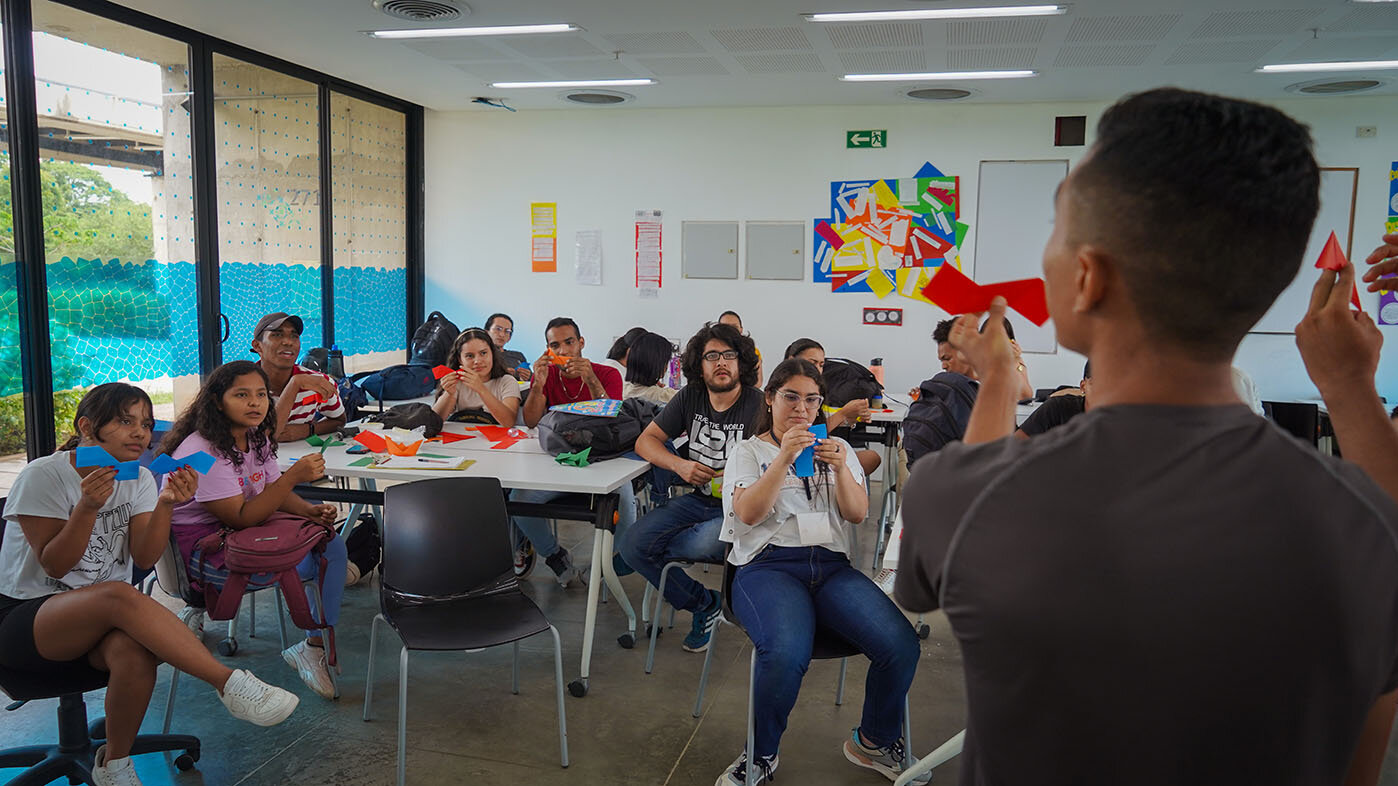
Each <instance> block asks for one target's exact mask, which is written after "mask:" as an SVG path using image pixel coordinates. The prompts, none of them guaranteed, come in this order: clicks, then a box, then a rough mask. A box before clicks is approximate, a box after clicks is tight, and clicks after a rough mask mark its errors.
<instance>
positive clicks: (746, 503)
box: [717, 358, 926, 786]
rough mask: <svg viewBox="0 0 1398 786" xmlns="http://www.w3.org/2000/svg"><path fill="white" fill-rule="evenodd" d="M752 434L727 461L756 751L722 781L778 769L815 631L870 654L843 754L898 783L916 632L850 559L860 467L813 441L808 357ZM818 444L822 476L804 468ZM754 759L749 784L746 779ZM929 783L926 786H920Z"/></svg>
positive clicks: (728, 517)
mask: <svg viewBox="0 0 1398 786" xmlns="http://www.w3.org/2000/svg"><path fill="white" fill-rule="evenodd" d="M765 394H766V396H765V398H766V407H765V408H764V411H763V413H762V415H761V416H760V418H759V420H758V424H757V431H756V436H753V437H749V438H748V439H746V440H744V441H743V442H742V443H741V444H739V445H738V447H737V448H736V449H735V450H734V451H733V454H732V456H730V457H729V459H728V466H727V468H726V471H725V473H724V479H723V507H724V513H725V516H724V525H723V529H722V530H721V532H720V538H721V539H722V540H725V541H728V542H729V543H731V544H732V549H731V550H730V551H729V553H728V561H729V562H730V563H732V564H734V565H736V566H738V567H737V572H736V574H735V576H734V578H733V592H732V594H733V597H732V599H731V604H732V607H733V613H734V614H735V615H736V616H737V618H738V621H739V622H741V623H742V625H743V627H744V628H746V629H747V632H748V636H749V637H750V638H751V639H752V642H753V646H754V647H755V648H756V649H757V670H756V674H754V676H753V697H754V698H753V710H752V712H753V716H754V724H755V727H756V734H755V738H754V744H755V746H756V750H755V751H744V752H743V754H742V755H740V756H739V757H738V760H737V761H736V762H734V763H733V766H732V767H730V768H728V769H727V770H725V771H724V773H723V774H722V775H721V776H719V779H718V784H717V786H736V785H737V784H742V785H743V786H758V784H765V783H767V782H768V781H770V780H771V779H772V774H773V773H774V772H775V770H776V769H777V764H778V756H777V753H778V746H779V744H780V742H781V736H782V733H783V732H784V731H785V730H786V721H787V716H788V715H789V714H790V713H791V710H792V708H793V707H794V706H795V705H796V694H797V692H798V691H800V689H801V678H802V676H803V675H804V674H805V673H806V669H807V667H808V666H809V665H810V661H811V652H812V647H813V642H814V639H815V636H816V631H817V630H820V632H821V635H822V636H831V637H834V638H837V639H839V640H841V641H844V642H847V643H848V644H850V645H851V646H853V647H855V648H857V649H858V650H859V651H860V652H862V653H864V654H865V655H866V656H868V658H869V661H870V664H869V675H868V678H867V679H866V680H865V686H864V712H863V716H862V718H861V720H860V724H859V726H858V727H856V728H855V729H854V730H853V732H851V734H850V737H849V738H848V739H846V740H845V741H844V754H845V758H846V759H848V760H849V761H851V762H853V763H854V764H856V765H858V766H860V767H865V768H868V769H872V770H875V771H877V772H879V773H881V774H883V775H884V776H886V777H888V778H890V779H897V777H898V776H899V774H901V773H902V771H903V755H904V740H903V737H902V721H903V703H904V700H905V699H906V697H907V694H908V688H909V686H911V685H912V681H913V673H914V672H915V671H916V670H917V661H918V656H919V646H918V640H917V634H916V633H914V632H913V628H912V626H911V625H909V624H908V620H907V618H905V617H904V616H903V613H902V612H900V611H899V610H898V608H897V607H896V606H894V605H893V601H891V600H889V598H888V596H887V595H885V594H884V593H883V591H882V590H880V589H879V588H878V586H877V585H876V584H874V582H873V581H872V580H870V579H869V577H868V576H865V575H864V574H863V573H860V572H859V571H858V570H856V569H855V568H854V567H853V566H852V565H851V564H850V559H849V555H850V553H851V551H852V550H853V548H854V538H853V533H852V532H851V530H850V527H849V525H851V524H857V523H859V522H861V521H863V520H864V517H865V516H866V515H868V512H869V498H868V496H867V494H866V493H865V491H864V471H863V470H862V469H861V468H860V466H859V462H858V460H856V459H855V457H854V454H853V451H852V450H850V446H849V444H848V443H846V442H845V441H844V440H842V439H839V438H838V437H832V438H829V439H821V440H817V439H816V437H815V436H814V435H813V434H812V433H811V431H810V430H809V427H810V426H811V425H813V424H817V423H823V422H824V420H825V416H824V414H823V413H822V412H821V409H820V407H821V403H822V402H823V401H824V398H825V382H824V381H823V379H822V377H821V374H820V372H819V371H818V370H817V369H816V367H815V365H813V364H812V363H811V362H810V361H807V360H803V359H801V358H792V359H789V360H784V361H782V362H781V364H780V365H778V366H777V367H776V369H774V370H773V371H772V378H771V379H770V380H769V381H768V382H767V387H766V390H765ZM807 448H812V449H813V452H814V462H813V466H814V471H813V472H812V473H811V474H810V475H809V476H807V477H802V476H801V475H805V474H806V473H804V472H802V473H801V474H800V475H798V473H797V469H796V466H797V464H798V463H803V462H798V457H799V456H801V454H802V451H804V450H806V449H807ZM749 755H752V756H753V757H754V758H753V771H754V772H755V773H756V776H755V778H754V780H753V782H752V783H748V782H747V781H746V767H747V757H748V756H749ZM921 782H924V783H925V782H926V781H925V780H924V781H921Z"/></svg>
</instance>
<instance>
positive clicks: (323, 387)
mask: <svg viewBox="0 0 1398 786" xmlns="http://www.w3.org/2000/svg"><path fill="white" fill-rule="evenodd" d="M304 327H305V326H304V323H302V322H301V318H300V317H298V316H296V315H294V314H286V313H283V312H281V311H277V312H274V313H271V314H268V315H267V316H265V317H263V318H262V319H259V320H257V327H255V328H254V329H253V335H252V351H253V353H254V354H256V355H257V356H258V358H259V360H258V361H257V366H258V368H260V369H262V371H263V373H265V374H266V375H267V379H268V381H269V383H270V384H269V386H268V390H269V391H273V394H272V401H273V403H274V405H275V406H276V410H277V441H278V442H294V441H296V440H298V439H305V438H306V437H309V436H310V435H312V434H329V433H330V432H332V431H337V430H339V429H340V428H341V427H342V426H344V425H345V405H344V404H342V403H341V402H340V395H339V393H337V392H336V391H335V382H334V381H333V380H331V379H330V377H329V376H328V375H326V374H322V373H320V372H319V371H312V370H311V369H308V368H306V367H304V366H301V365H298V364H297V362H296V358H297V357H298V356H299V355H300V354H301V331H302V330H303V329H304ZM275 391H280V392H275Z"/></svg>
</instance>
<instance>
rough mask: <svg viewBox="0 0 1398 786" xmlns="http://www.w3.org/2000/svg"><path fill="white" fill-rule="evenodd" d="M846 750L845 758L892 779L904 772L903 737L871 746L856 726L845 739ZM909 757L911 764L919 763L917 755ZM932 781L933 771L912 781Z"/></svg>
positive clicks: (917, 782) (920, 783)
mask: <svg viewBox="0 0 1398 786" xmlns="http://www.w3.org/2000/svg"><path fill="white" fill-rule="evenodd" d="M844 750H845V758H846V759H849V760H850V762H852V763H854V764H858V765H859V766H860V767H866V768H868V769H871V770H873V771H874V772H877V773H879V774H880V775H883V776H884V777H885V778H888V779H889V780H891V781H896V780H898V778H899V776H901V775H902V774H903V754H904V745H903V738H902V737H899V738H898V739H896V740H894V741H893V742H891V743H889V744H888V745H886V746H885V747H882V748H871V747H869V746H868V745H865V744H864V738H863V737H861V736H860V734H859V728H858V727H855V729H854V731H853V732H851V733H850V738H849V739H847V740H845V746H844ZM908 759H909V760H910V763H911V764H914V765H915V764H917V757H916V756H909V757H908ZM931 781H932V773H930V772H924V773H923V774H921V775H919V776H918V777H916V778H913V779H912V781H910V782H911V783H915V784H918V786H923V784H926V783H930V782H931Z"/></svg>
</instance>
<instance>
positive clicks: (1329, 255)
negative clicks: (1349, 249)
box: [1315, 232, 1364, 311]
mask: <svg viewBox="0 0 1398 786" xmlns="http://www.w3.org/2000/svg"><path fill="white" fill-rule="evenodd" d="M1348 264H1349V260H1348V259H1346V258H1345V252H1344V251H1341V250H1340V240H1339V238H1337V237H1335V233H1334V232H1331V233H1330V238H1329V239H1328V240H1326V241H1325V248H1323V249H1321V250H1320V258H1319V259H1317V260H1316V261H1315V266H1316V267H1317V268H1319V269H1321V270H1334V271H1336V272H1339V271H1341V270H1344V269H1345V265H1348ZM1349 302H1350V305H1352V306H1354V307H1355V309H1356V310H1358V311H1363V310H1364V307H1363V306H1361V305H1359V282H1358V281H1356V282H1355V284H1354V288H1353V289H1351V290H1350V293H1349Z"/></svg>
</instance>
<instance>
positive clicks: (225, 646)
mask: <svg viewBox="0 0 1398 786" xmlns="http://www.w3.org/2000/svg"><path fill="white" fill-rule="evenodd" d="M218 654H220V655H223V656H226V657H231V656H233V655H237V654H238V640H237V639H224V640H223V641H220V642H219V643H218Z"/></svg>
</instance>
